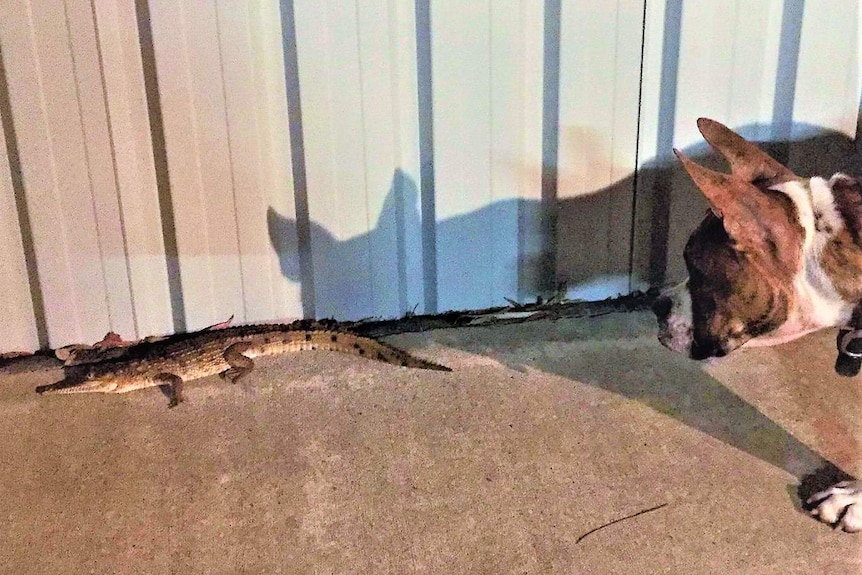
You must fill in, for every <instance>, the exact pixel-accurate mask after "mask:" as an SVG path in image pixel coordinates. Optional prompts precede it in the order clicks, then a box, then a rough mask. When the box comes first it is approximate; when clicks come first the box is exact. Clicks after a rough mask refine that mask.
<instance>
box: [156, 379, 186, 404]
mask: <svg viewBox="0 0 862 575" xmlns="http://www.w3.org/2000/svg"><path fill="white" fill-rule="evenodd" d="M153 381H155V382H156V385H158V386H159V390H160V391H161V392H162V393H164V394H165V395H166V396H167V398H168V400H169V401H168V408H169V409H170V408H171V407H176V406H178V405H179V404H180V402H181V401H182V400H183V378H181V377H180V376H178V375H176V374H173V373H160V374H159V375H157V376H156V377H154V378H153Z"/></svg>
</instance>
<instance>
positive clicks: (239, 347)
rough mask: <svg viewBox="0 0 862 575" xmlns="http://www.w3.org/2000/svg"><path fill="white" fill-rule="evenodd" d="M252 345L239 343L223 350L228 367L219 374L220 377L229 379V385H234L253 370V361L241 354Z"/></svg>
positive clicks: (243, 342)
mask: <svg viewBox="0 0 862 575" xmlns="http://www.w3.org/2000/svg"><path fill="white" fill-rule="evenodd" d="M252 345H253V344H252V343H251V342H250V341H240V342H238V343H235V344H233V345H231V346H229V347H228V348H227V349H226V350H224V360H225V361H226V362H227V364H228V365H229V366H230V367H229V368H228V369H226V370H224V371H223V372H222V373H221V376H222V377H224V378H225V379H229V380H230V382H231V383H236V382H238V381H239V380H240V378H243V377H245V376H246V375H248V374H249V373H251V370H253V369H254V360H253V359H252V358H250V357H248V356H247V355H243V353H244V352H246V351H248V350H249V349H250V348H251V347H252Z"/></svg>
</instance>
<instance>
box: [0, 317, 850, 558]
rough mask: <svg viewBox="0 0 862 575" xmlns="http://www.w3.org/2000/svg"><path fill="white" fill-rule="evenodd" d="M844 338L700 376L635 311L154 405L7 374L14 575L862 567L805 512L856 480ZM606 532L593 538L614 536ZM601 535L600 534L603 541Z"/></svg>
mask: <svg viewBox="0 0 862 575" xmlns="http://www.w3.org/2000/svg"><path fill="white" fill-rule="evenodd" d="M833 338H834V334H833V333H831V332H829V333H822V334H815V335H814V336H811V337H808V338H805V339H803V340H800V341H797V342H794V343H791V344H787V345H785V346H782V347H778V348H772V349H758V350H751V351H744V352H740V353H738V354H736V355H733V356H731V357H730V358H728V359H726V360H724V361H722V362H719V363H715V364H711V365H705V364H698V363H694V362H690V361H688V360H686V359H684V358H681V357H678V356H675V355H673V354H671V353H670V352H668V351H666V350H664V349H663V348H661V347H660V346H659V345H658V343H657V342H656V341H655V336H654V326H653V320H652V318H651V317H650V316H649V314H647V313H629V314H623V313H619V314H611V315H608V316H604V317H601V318H594V319H568V320H558V321H538V322H532V323H526V324H521V325H510V326H494V327H483V328H467V329H451V330H439V331H435V332H430V333H422V334H406V335H400V336H394V337H390V338H387V341H389V342H390V343H393V344H395V345H398V346H401V347H404V348H409V349H410V350H412V351H414V352H415V353H416V354H418V355H422V356H424V357H428V358H431V359H434V360H435V361H438V362H441V363H444V364H446V365H449V366H450V367H452V368H453V369H454V371H453V372H452V373H441V372H428V371H418V370H407V369H403V368H396V367H392V366H389V365H385V364H378V363H376V362H371V361H367V360H362V359H359V358H353V357H350V356H342V355H339V354H332V353H328V352H307V353H303V354H297V355H291V356H282V357H276V358H267V359H261V360H259V361H258V369H256V370H255V372H254V373H252V375H250V376H248V377H247V378H246V379H245V380H244V382H243V383H241V384H239V385H238V386H231V385H230V384H227V383H225V382H223V381H222V380H221V379H219V378H218V377H212V378H208V379H204V380H200V382H197V383H193V384H190V385H188V386H187V388H186V399H187V401H186V402H185V403H183V404H182V405H181V406H180V407H178V408H177V409H173V410H168V409H167V408H166V404H167V400H166V399H165V398H164V396H162V395H161V394H160V393H159V392H158V391H156V390H145V391H139V392H135V393H131V394H127V395H104V396H103V395H76V396H51V397H47V396H46V397H39V396H37V395H36V394H35V393H33V391H32V390H33V388H34V387H35V386H36V385H39V384H43V383H49V382H52V381H55V380H57V379H59V378H60V372H59V370H58V369H56V368H55V367H54V368H42V369H31V370H27V371H22V370H21V368H20V367H18V368H15V367H12V368H7V369H6V370H5V372H3V373H0V461H2V462H3V468H2V476H0V518H2V521H3V528H2V531H0V565H3V566H4V567H3V569H2V571H3V572H8V573H18V574H23V573H38V574H40V575H44V574H50V573H76V574H77V573H182V574H188V573H320V574H323V573H373V574H387V573H397V574H408V573H441V574H458V573H488V574H503V573H506V574H508V573H521V574H533V573H587V574H611V573H619V574H625V575H632V574H639V573H649V574H654V573H674V574H675V573H679V574H685V575H695V574H700V573H703V574H710V575H713V574H718V573H720V574H733V573H739V574H743V573H744V574H746V575H753V574H766V573H770V574H776V575H778V574H780V575H790V574H795V573H859V572H862V534H858V535H848V534H844V533H840V532H835V531H832V530H831V529H830V528H829V527H827V526H825V525H822V524H820V523H817V522H816V521H814V520H812V519H810V518H809V517H808V516H807V515H805V514H804V513H803V512H801V511H800V509H799V498H798V495H797V491H798V490H799V486H800V483H803V484H804V485H803V488H804V489H809V488H811V486H812V485H813V484H814V483H816V482H817V481H821V482H823V481H826V480H828V479H829V477H828V476H830V475H833V476H834V475H837V474H838V472H839V469H840V470H843V471H845V472H849V473H859V472H862V465H860V450H859V440H860V439H862V425H860V421H862V418H860V413H862V397H860V385H862V379H858V378H857V379H847V378H841V377H839V376H837V375H835V374H834V371H833V367H832V366H833V363H834V360H835V354H834V339H833ZM602 526H604V527H602ZM596 528H599V529H597V530H596Z"/></svg>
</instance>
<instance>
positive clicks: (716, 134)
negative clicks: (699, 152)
mask: <svg viewBox="0 0 862 575" xmlns="http://www.w3.org/2000/svg"><path fill="white" fill-rule="evenodd" d="M697 128H698V129H699V130H700V133H701V134H703V137H704V139H705V140H706V141H707V142H709V145H710V146H712V148H713V149H714V150H715V151H716V152H718V153H720V154H721V155H722V156H724V157H725V159H726V160H727V162H728V163H729V164H730V170H731V173H732V174H733V175H734V176H737V177H739V178H741V179H742V180H744V181H746V182H752V183H755V182H756V183H758V184H760V183H762V184H763V185H762V188H763V189H765V188H768V187H769V186H772V185H775V184H780V183H783V182H787V181H790V180H795V179H797V176H796V174H794V173H793V172H792V171H791V170H790V169H789V168H787V167H786V166H784V165H782V164H781V163H779V162H778V161H777V160H775V159H774V158H773V157H772V156H770V155H769V154H767V153H766V152H764V151H763V150H761V149H760V148H758V147H757V146H755V145H754V144H752V143H751V142H749V141H748V140H746V139H745V138H743V137H742V136H740V135H739V134H737V133H736V132H734V131H733V130H731V129H730V128H728V127H727V126H725V125H724V124H722V123H720V122H716V121H715V120H710V119H709V118H698V120H697ZM759 187H760V186H759Z"/></svg>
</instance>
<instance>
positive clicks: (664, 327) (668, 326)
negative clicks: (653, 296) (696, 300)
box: [656, 280, 693, 355]
mask: <svg viewBox="0 0 862 575" xmlns="http://www.w3.org/2000/svg"><path fill="white" fill-rule="evenodd" d="M660 300H661V301H662V303H661V304H658V305H657V306H656V314H657V315H659V322H660V327H659V334H658V340H659V341H660V342H661V344H662V345H664V346H665V347H667V348H668V349H670V350H671V351H675V352H677V353H684V354H686V355H689V353H690V351H691V343H692V341H693V336H692V313H691V293H689V291H688V280H686V281H684V282H682V283H680V284H679V285H677V286H675V287H673V288H671V289H669V290H667V291H666V292H665V293H663V294H662V296H661V298H660ZM660 305H664V306H668V307H666V309H665V310H663V311H660V310H659V309H658V307H659V306H660ZM662 320H664V321H662Z"/></svg>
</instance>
